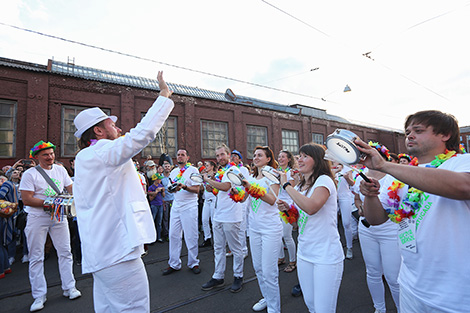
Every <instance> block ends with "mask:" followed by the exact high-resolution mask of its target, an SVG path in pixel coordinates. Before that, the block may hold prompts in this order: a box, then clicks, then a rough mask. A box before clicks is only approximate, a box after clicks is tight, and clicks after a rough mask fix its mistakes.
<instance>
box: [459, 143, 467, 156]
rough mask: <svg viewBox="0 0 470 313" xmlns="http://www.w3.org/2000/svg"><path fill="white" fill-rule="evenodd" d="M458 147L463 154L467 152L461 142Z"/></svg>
mask: <svg viewBox="0 0 470 313" xmlns="http://www.w3.org/2000/svg"><path fill="white" fill-rule="evenodd" d="M459 149H460V152H462V153H464V154H465V153H467V150H465V146H464V145H463V144H460V145H459Z"/></svg>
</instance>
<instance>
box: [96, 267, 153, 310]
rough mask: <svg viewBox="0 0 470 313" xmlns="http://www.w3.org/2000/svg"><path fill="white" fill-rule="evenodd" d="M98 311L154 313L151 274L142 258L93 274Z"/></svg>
mask: <svg viewBox="0 0 470 313" xmlns="http://www.w3.org/2000/svg"><path fill="white" fill-rule="evenodd" d="M93 301H94V307H95V312H98V313H118V312H130V313H134V312H136V313H140V312H150V291H149V282H148V278H147V272H146V271H145V266H144V262H142V259H141V258H137V259H134V260H130V261H125V262H122V263H118V264H115V265H112V266H110V267H107V268H105V269H102V270H100V271H97V272H94V273H93Z"/></svg>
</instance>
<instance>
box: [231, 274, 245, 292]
mask: <svg viewBox="0 0 470 313" xmlns="http://www.w3.org/2000/svg"><path fill="white" fill-rule="evenodd" d="M242 289H243V277H234V279H233V284H232V286H231V287H230V292H234V293H236V292H240V291H242Z"/></svg>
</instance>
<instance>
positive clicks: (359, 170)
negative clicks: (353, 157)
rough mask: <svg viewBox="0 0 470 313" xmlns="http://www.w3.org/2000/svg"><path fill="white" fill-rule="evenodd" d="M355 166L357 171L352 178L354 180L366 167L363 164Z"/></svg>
mask: <svg viewBox="0 0 470 313" xmlns="http://www.w3.org/2000/svg"><path fill="white" fill-rule="evenodd" d="M355 167H356V168H357V170H358V172H357V173H356V175H355V176H354V178H353V181H354V182H356V179H357V177H358V176H359V175H361V173H362V172H364V170H365V169H366V167H365V166H364V165H361V168H358V167H357V165H356V166H355Z"/></svg>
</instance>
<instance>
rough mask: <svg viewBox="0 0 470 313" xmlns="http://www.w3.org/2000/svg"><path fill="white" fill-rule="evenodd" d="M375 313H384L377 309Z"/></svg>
mask: <svg viewBox="0 0 470 313" xmlns="http://www.w3.org/2000/svg"><path fill="white" fill-rule="evenodd" d="M374 313H384V312H382V311H380V310H379V309H375V312H374Z"/></svg>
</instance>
